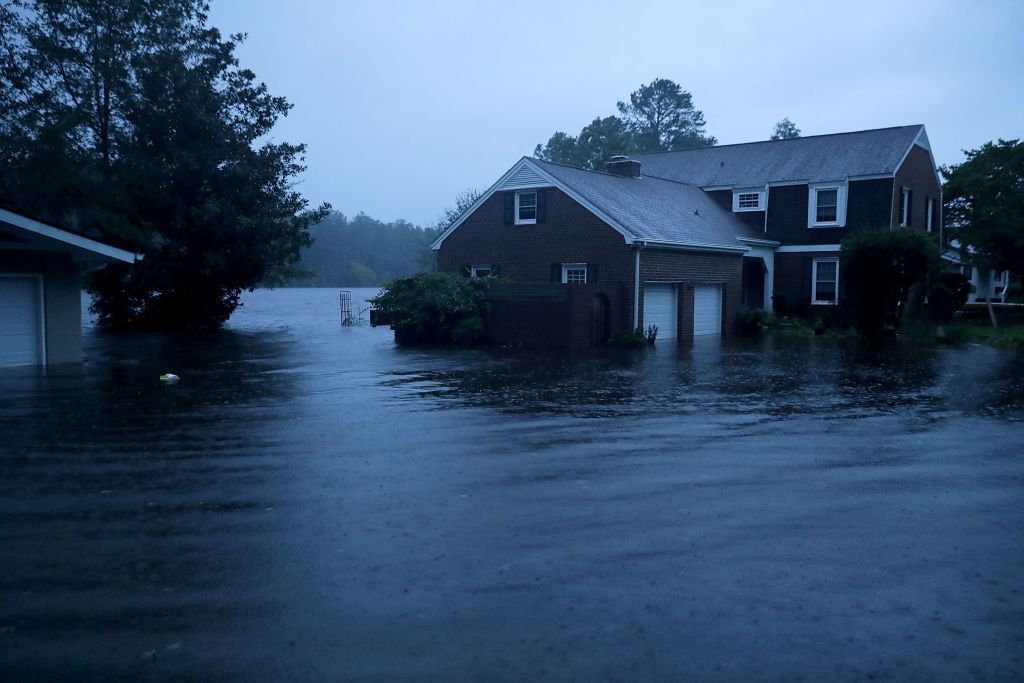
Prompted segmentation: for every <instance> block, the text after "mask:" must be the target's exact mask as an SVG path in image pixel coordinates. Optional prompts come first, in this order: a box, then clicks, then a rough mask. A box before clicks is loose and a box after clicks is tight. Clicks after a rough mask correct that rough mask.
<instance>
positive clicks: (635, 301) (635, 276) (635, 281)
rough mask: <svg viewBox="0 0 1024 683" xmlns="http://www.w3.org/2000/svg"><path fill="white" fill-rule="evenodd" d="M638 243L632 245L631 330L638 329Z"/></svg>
mask: <svg viewBox="0 0 1024 683" xmlns="http://www.w3.org/2000/svg"><path fill="white" fill-rule="evenodd" d="M640 244H641V243H640V242H634V243H633V329H634V330H635V329H636V328H638V327H640Z"/></svg>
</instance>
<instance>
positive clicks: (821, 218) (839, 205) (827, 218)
mask: <svg viewBox="0 0 1024 683" xmlns="http://www.w3.org/2000/svg"><path fill="white" fill-rule="evenodd" d="M845 224H846V185H845V184H838V183H818V184H815V185H811V187H810V196H809V197H808V205H807V227H809V228H839V227H842V226H843V225H845Z"/></svg>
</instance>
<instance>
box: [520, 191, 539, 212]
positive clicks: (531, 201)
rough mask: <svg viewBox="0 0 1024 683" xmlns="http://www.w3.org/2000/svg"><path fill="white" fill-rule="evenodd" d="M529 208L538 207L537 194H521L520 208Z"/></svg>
mask: <svg viewBox="0 0 1024 683" xmlns="http://www.w3.org/2000/svg"><path fill="white" fill-rule="evenodd" d="M527 206H537V193H536V192H522V193H520V194H519V208H520V209H522V208H525V207H527Z"/></svg>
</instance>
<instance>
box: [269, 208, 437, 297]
mask: <svg viewBox="0 0 1024 683" xmlns="http://www.w3.org/2000/svg"><path fill="white" fill-rule="evenodd" d="M309 234H310V235H311V236H312V238H313V244H312V245H310V246H308V247H306V248H304V249H303V250H302V255H301V260H300V261H299V264H298V266H299V268H300V269H302V270H303V271H305V272H304V273H302V274H301V275H299V276H297V277H294V278H292V279H291V280H290V281H289V284H290V285H296V286H306V287H370V286H376V285H380V284H383V283H384V282H387V281H389V280H393V279H394V278H398V277H405V276H407V275H411V274H413V273H416V272H419V271H421V270H423V269H424V268H425V267H426V266H427V261H428V259H430V258H431V252H430V243H431V242H432V241H433V239H434V237H435V236H436V235H437V232H436V230H434V229H429V228H428V229H426V230H424V229H422V228H419V227H417V226H415V225H413V224H411V223H407V222H405V221H402V220H398V221H395V222H393V223H384V222H382V221H378V220H375V219H373V218H370V217H369V216H367V215H365V214H362V213H361V214H359V215H357V216H356V217H355V218H347V217H346V216H344V215H343V214H341V213H332V214H331V215H329V216H328V217H327V218H325V219H324V220H323V222H321V223H320V224H318V225H314V226H313V227H312V228H310V231H309Z"/></svg>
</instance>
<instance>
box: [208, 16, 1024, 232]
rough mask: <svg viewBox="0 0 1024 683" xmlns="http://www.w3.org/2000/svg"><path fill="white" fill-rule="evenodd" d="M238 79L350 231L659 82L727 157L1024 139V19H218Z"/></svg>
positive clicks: (940, 156)
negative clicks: (798, 141)
mask: <svg viewBox="0 0 1024 683" xmlns="http://www.w3.org/2000/svg"><path fill="white" fill-rule="evenodd" d="M211 21H212V23H213V24H214V25H215V26H217V27H218V28H220V29H221V30H222V31H223V32H225V33H233V32H245V33H248V34H249V38H248V41H247V42H246V43H245V45H244V46H243V47H242V48H241V50H240V53H239V56H240V58H241V60H242V64H243V65H244V66H247V67H249V68H251V69H253V70H254V71H255V72H256V74H257V76H259V78H261V79H262V80H263V81H265V82H266V83H267V84H268V85H269V87H270V89H271V91H272V92H273V93H274V94H276V95H283V96H285V97H287V98H288V100H289V101H291V102H292V103H293V104H294V105H295V108H294V110H293V111H292V113H291V114H290V115H289V117H288V118H287V119H285V120H283V121H282V122H281V123H280V124H279V126H278V128H277V129H276V133H275V135H274V137H275V139H278V140H287V141H289V142H305V143H307V145H308V147H309V151H308V156H307V162H308V165H309V169H308V171H307V172H306V174H305V177H304V179H303V181H302V184H301V186H300V189H301V191H302V192H303V193H304V194H305V195H306V196H307V197H308V198H309V199H311V200H312V201H314V202H320V201H329V202H331V203H332V204H333V205H334V208H335V209H338V210H340V211H342V212H344V213H345V214H348V215H355V214H356V213H358V212H359V211H364V212H366V213H367V214H369V215H371V216H373V217H375V218H380V219H382V220H394V219H397V218H405V219H406V220H409V221H411V222H414V223H418V224H421V225H426V224H429V223H431V222H433V221H434V220H436V218H437V217H438V215H439V214H440V212H441V209H442V207H443V206H445V205H450V204H452V203H453V198H454V196H455V195H456V193H458V192H459V191H461V190H463V189H465V188H467V187H477V188H481V189H483V188H486V187H487V186H489V185H490V184H492V183H493V182H494V181H495V180H497V178H498V176H500V175H501V174H502V173H503V172H504V171H505V170H506V169H507V168H508V167H509V166H511V165H512V164H513V163H514V162H515V161H516V160H517V159H518V158H519V157H521V156H524V155H529V154H532V152H533V148H534V146H535V145H536V144H537V143H538V142H544V141H546V140H547V138H548V137H549V136H550V135H551V133H553V132H554V131H556V130H563V131H566V132H568V133H571V134H575V133H577V132H578V131H579V130H580V128H582V127H583V126H584V125H586V124H587V123H589V122H590V121H591V120H593V118H594V117H596V116H607V115H609V114H612V113H615V103H616V101H618V100H622V99H626V98H627V97H628V95H629V93H630V92H632V91H633V90H635V89H636V88H637V87H638V86H639V85H641V84H643V83H648V82H650V81H651V80H653V79H654V78H658V77H661V78H669V79H672V80H674V81H676V82H677V83H679V84H680V85H681V86H683V88H685V89H686V90H689V91H690V92H691V93H692V94H693V101H694V104H695V105H696V107H697V108H698V109H701V110H702V111H703V112H704V115H705V118H706V119H707V131H708V132H709V133H711V134H712V135H714V136H716V137H717V138H718V141H719V143H720V144H727V143H735V142H748V141H751V140H762V139H767V137H768V136H769V134H770V132H771V130H772V126H773V125H774V123H775V122H776V121H778V120H779V119H781V118H782V117H784V116H788V117H789V118H791V119H792V120H793V121H794V122H795V123H796V124H797V125H798V126H799V127H800V128H801V129H802V130H803V134H804V135H813V134H820V133H834V132H840V131H847V130H860V129H864V128H878V127H884V126H894V125H904V124H913V123H924V124H926V126H927V129H928V135H929V137H930V139H931V142H932V147H933V149H934V152H935V155H936V160H937V162H938V163H940V164H943V163H949V162H955V161H958V160H960V159H961V158H962V155H961V152H960V150H961V149H963V148H974V147H977V146H979V145H980V144H982V143H984V142H986V141H988V140H992V139H995V138H998V137H1003V138H1020V137H1024V76H1022V69H1024V40H1022V38H1021V36H1022V33H1021V27H1022V26H1024V2H1019V1H1016V0H1007V1H1005V2H989V1H987V0H974V1H970V2H969V1H966V0H964V1H960V2H939V1H927V2H908V1H903V0H901V1H899V2H892V1H889V2H873V1H858V2H852V3H851V2H845V3H822V2H815V3H811V2H801V3H795V2H794V3H791V2H782V1H780V0H774V1H772V2H763V3H760V2H759V3H754V2H736V3H728V2H715V3H692V4H690V3H683V2H664V3H661V2H643V3H633V2H627V1H625V0H619V1H618V2H614V3H612V2H597V1H595V0H589V1H587V2H551V1H549V2H527V1H520V2H516V3H511V2H499V1H494V2H470V1H461V0H444V1H439V2H436V3H432V4H428V3H426V2H411V1H410V2H383V1H381V0H371V1H369V2H352V1H348V0H345V1H341V0H293V1H292V2H288V1H285V0H212V12H211Z"/></svg>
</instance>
